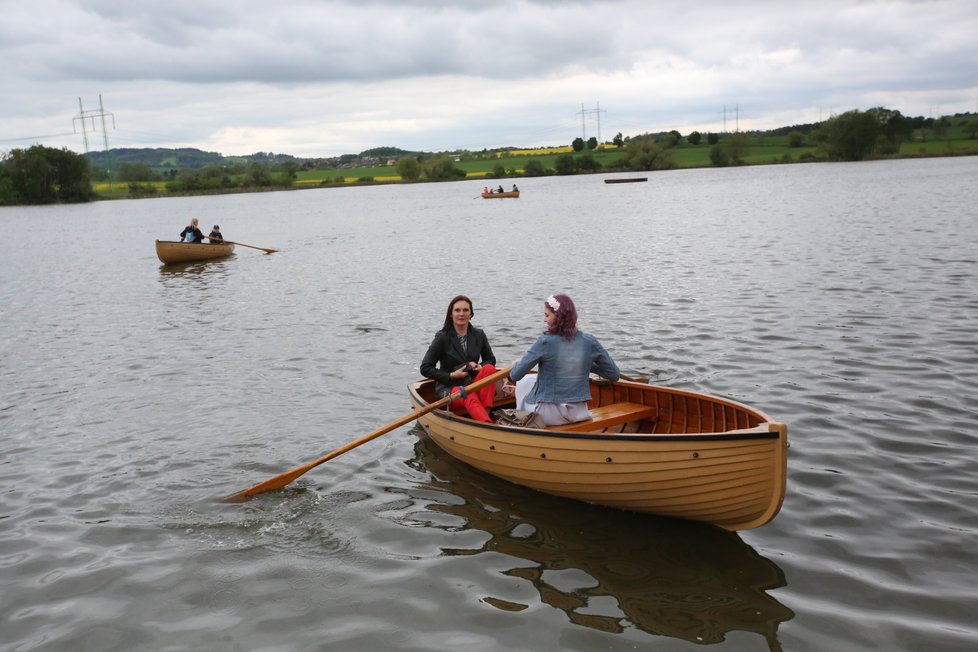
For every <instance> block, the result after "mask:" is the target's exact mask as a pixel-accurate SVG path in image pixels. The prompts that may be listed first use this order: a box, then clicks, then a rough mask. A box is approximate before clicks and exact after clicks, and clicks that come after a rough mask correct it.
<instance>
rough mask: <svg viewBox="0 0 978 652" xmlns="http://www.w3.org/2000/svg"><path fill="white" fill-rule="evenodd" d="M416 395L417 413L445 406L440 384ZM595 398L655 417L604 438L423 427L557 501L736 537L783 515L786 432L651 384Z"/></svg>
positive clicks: (427, 422)
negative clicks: (686, 522)
mask: <svg viewBox="0 0 978 652" xmlns="http://www.w3.org/2000/svg"><path fill="white" fill-rule="evenodd" d="M409 391H410V395H411V401H412V405H413V407H414V408H415V409H419V408H421V407H424V406H425V405H427V404H429V403H430V402H433V401H434V400H436V396H435V395H434V386H433V383H432V382H431V381H421V382H418V383H413V384H411V385H410V386H409ZM591 393H592V396H593V399H592V401H591V409H592V410H594V409H595V408H601V407H602V406H604V407H605V408H610V406H612V405H617V404H629V405H640V406H645V408H646V409H645V413H644V414H643V415H641V418H639V419H637V420H635V421H627V422H623V423H618V424H616V425H614V426H611V427H608V428H607V429H602V430H603V431H601V432H582V431H580V430H579V431H576V432H575V431H571V430H569V429H566V430H562V429H559V428H557V427H553V428H550V429H547V430H540V429H534V428H516V427H510V426H500V425H490V424H483V423H479V422H476V421H473V420H472V419H469V418H467V416H464V415H458V414H453V413H450V412H447V411H445V410H434V411H432V412H429V413H428V414H425V415H422V416H421V417H420V418H419V419H418V422H419V423H420V424H421V426H422V427H423V428H424V430H425V431H426V432H427V433H428V435H429V436H430V437H431V439H432V440H433V441H434V442H435V443H436V444H438V446H440V447H441V448H442V449H444V450H445V451H446V452H448V453H449V454H451V455H452V456H454V457H456V458H458V459H460V460H462V461H463V462H466V463H467V464H469V465H471V466H474V467H475V468H477V469H479V470H481V471H485V472H486V473H490V474H492V475H495V476H497V477H500V478H503V479H505V480H508V481H510V482H514V483H516V484H520V485H523V486H526V487H529V488H531V489H536V490H538V491H542V492H545V493H549V494H553V495H557V496H563V497H566V498H573V499H576V500H581V501H584V502H588V503H595V504H599V505H606V506H608V507H616V508H619V509H625V510H630V511H636V512H646V513H650V514H658V515H662V516H671V517H676V518H685V519H693V520H698V521H705V522H708V523H712V524H714V525H717V526H719V527H722V528H724V529H727V530H747V529H751V528H755V527H759V526H761V525H764V524H765V523H767V522H768V521H770V520H771V519H772V518H774V516H775V515H776V514H777V513H778V511H779V510H780V509H781V504H782V502H783V500H784V493H785V488H786V484H787V459H788V456H787V449H788V429H787V426H786V425H785V424H783V423H778V422H775V421H773V420H772V419H770V418H769V417H768V416H767V415H765V414H763V413H762V412H759V411H757V410H754V409H752V408H749V407H747V406H745V405H742V404H739V403H736V402H734V401H730V400H727V399H722V398H718V397H713V396H708V395H705V394H698V393H695V392H688V391H683V390H675V389H670V388H666V387H657V386H652V385H645V384H643V383H632V382H619V383H615V384H614V385H610V386H608V385H605V386H598V385H593V384H592V387H591ZM652 412H654V416H651V417H650V416H648V415H649V414H650V413H652ZM595 425H596V427H597V426H600V425H601V424H600V423H597V424H595ZM585 426H586V423H585Z"/></svg>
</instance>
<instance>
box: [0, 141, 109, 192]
mask: <svg viewBox="0 0 978 652" xmlns="http://www.w3.org/2000/svg"><path fill="white" fill-rule="evenodd" d="M93 197H94V192H93V191H92V170H91V166H90V165H89V163H88V159H87V158H85V157H84V156H82V155H81V154H75V153H74V152H71V151H68V149H67V148H62V149H54V148H51V147H44V146H43V145H34V146H33V147H30V148H28V149H14V150H11V151H10V152H9V153H8V154H6V155H5V156H4V157H3V158H2V159H0V206H10V205H15V204H55V203H67V202H86V201H89V200H90V199H92V198H93Z"/></svg>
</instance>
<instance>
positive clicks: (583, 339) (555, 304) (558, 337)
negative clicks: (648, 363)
mask: <svg viewBox="0 0 978 652" xmlns="http://www.w3.org/2000/svg"><path fill="white" fill-rule="evenodd" d="M543 321H544V322H546V324H547V330H546V331H544V333H543V335H541V336H540V337H539V338H538V339H537V341H536V342H534V343H533V345H532V346H531V347H530V349H529V350H528V351H527V352H526V353H525V354H523V357H522V358H520V359H519V360H518V361H517V362H516V363H515V364H514V365H513V366H512V367H511V368H510V370H509V378H510V380H514V381H516V409H518V410H525V411H527V412H536V413H537V414H539V415H540V416H541V417H543V420H544V422H545V423H546V424H547V425H548V426H556V425H560V424H564V423H574V422H576V421H584V420H586V419H590V418H591V412H590V410H588V407H587V404H588V401H590V400H591V390H590V386H589V384H588V377H589V375H590V373H591V372H594V373H596V374H598V375H599V376H601V377H602V378H605V379H607V380H609V381H611V382H614V381H616V380H618V378H619V377H620V376H621V373H620V372H619V371H618V365H616V364H615V361H614V360H612V359H611V356H610V355H609V354H608V352H607V351H605V349H604V347H603V346H601V343H600V342H598V340H597V339H596V338H595V337H594V336H593V335H591V334H589V333H585V332H582V331H579V330H577V309H576V308H575V307H574V302H573V301H571V298H570V297H569V296H567V295H566V294H557V295H554V296H551V297H548V298H547V300H546V301H545V302H544V303H543ZM533 367H537V374H536V376H533V375H530V376H528V375H527V372H529V371H530V370H531V369H532V368H533Z"/></svg>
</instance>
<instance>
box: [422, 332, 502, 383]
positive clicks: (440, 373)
mask: <svg viewBox="0 0 978 652" xmlns="http://www.w3.org/2000/svg"><path fill="white" fill-rule="evenodd" d="M465 337H466V342H465V351H464V352H463V351H462V343H461V342H459V339H458V336H457V335H456V334H455V331H454V330H452V331H450V332H447V333H446V332H445V331H438V332H437V333H435V337H434V339H433V340H431V346H429V347H428V351H427V353H425V354H424V358H423V359H422V360H421V375H422V376H424V377H425V378H431V379H432V380H434V381H435V383H436V385H435V389H436V390H437V391H438V395H439V396H444V395H446V394H447V393H448V392H449V391H450V390H451V388H452V387H455V386H457V385H467V384H469V382H470V381H471V380H472V378H473V377H474V376H475V374H469V377H468V378H452V377H451V375H450V374H451V373H452V372H453V371H455V370H456V369H458V368H459V367H461V366H462V365H463V364H465V363H467V362H476V363H478V364H491V365H495V364H496V356H495V355H493V353H492V347H490V346H489V338H488V337H486V334H485V332H484V331H483V330H482V329H481V328H476V327H475V326H473V325H472V324H469V332H468V334H467V335H466V336H465ZM436 364H437V365H438V366H437V367H436V366H435V365H436Z"/></svg>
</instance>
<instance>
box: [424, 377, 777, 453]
mask: <svg viewBox="0 0 978 652" xmlns="http://www.w3.org/2000/svg"><path fill="white" fill-rule="evenodd" d="M427 382H431V381H417V382H414V383H411V384H410V385H409V392H410V395H411V401H412V402H413V403H414V404H415V405H416V406H418V407H425V406H427V405H429V404H430V403H429V402H428V401H427V400H425V398H424V397H423V396H421V394H420V393H419V392H418V389H419V388H420V387H421V385H423V384H425V383H427ZM616 384H622V385H629V386H637V387H641V388H642V389H655V390H662V391H666V392H667V393H671V394H679V395H683V396H693V397H702V398H707V399H710V400H712V401H715V402H716V403H718V404H721V405H722V404H729V405H731V406H733V407H735V408H738V409H742V410H746V411H747V412H751V413H753V414H756V415H758V416H759V417H761V422H760V423H759V424H758V425H756V426H754V427H752V428H738V429H735V430H727V431H724V432H705V433H662V434H655V433H650V434H639V433H606V432H571V431H565V430H549V429H547V430H543V429H540V428H526V427H521V426H509V425H502V424H498V423H483V422H481V421H475V420H474V419H470V418H467V417H463V416H461V415H458V414H455V413H454V412H449V411H447V410H432V411H431V412H428V413H427V414H425V415H423V417H430V416H433V417H435V418H438V419H444V420H446V421H452V422H455V423H458V424H460V425H463V426H466V427H471V428H479V429H488V430H495V431H503V432H510V433H515V434H519V435H529V436H532V437H540V438H544V437H554V438H558V439H582V440H594V441H630V442H653V441H654V442H664V441H731V440H756V439H778V438H780V436H781V434H780V432H779V431H778V429H777V427H774V426H773V425H772V424H776V423H777V422H775V421H774V420H773V419H771V418H770V417H769V416H768V415H766V414H764V413H763V412H760V411H758V410H755V409H754V408H750V407H748V406H746V405H743V404H741V403H738V402H736V401H732V400H730V399H724V398H720V397H716V396H710V395H708V394H700V393H698V392H690V391H686V390H673V389H672V388H669V387H661V386H659V385H645V384H644V383H630V382H627V381H625V382H623V381H619V382H618V383H616Z"/></svg>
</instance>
